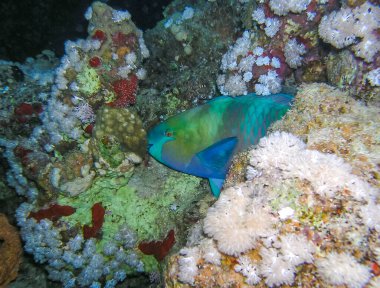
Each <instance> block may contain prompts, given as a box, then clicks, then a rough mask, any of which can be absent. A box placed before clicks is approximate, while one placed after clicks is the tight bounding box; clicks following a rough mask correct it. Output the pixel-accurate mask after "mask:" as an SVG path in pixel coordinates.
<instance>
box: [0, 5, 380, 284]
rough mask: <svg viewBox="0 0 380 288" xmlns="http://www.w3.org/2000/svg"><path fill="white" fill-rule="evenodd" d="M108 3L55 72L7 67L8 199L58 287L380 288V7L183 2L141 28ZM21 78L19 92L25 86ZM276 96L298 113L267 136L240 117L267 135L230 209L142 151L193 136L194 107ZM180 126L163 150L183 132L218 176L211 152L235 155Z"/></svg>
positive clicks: (13, 268)
mask: <svg viewBox="0 0 380 288" xmlns="http://www.w3.org/2000/svg"><path fill="white" fill-rule="evenodd" d="M104 2H106V1H103V2H93V3H92V5H91V6H90V7H89V8H88V9H87V11H86V13H85V18H86V19H87V20H88V22H89V24H88V37H87V38H86V39H78V40H75V41H72V40H67V41H66V42H65V44H64V48H65V53H64V55H63V56H62V57H61V59H60V60H59V61H58V60H57V59H56V58H55V56H54V55H52V53H51V52H49V51H43V52H42V54H41V55H40V56H37V57H36V58H29V59H28V60H27V61H26V62H25V63H24V64H20V63H13V62H7V61H0V76H1V77H0V96H1V99H0V100H1V101H0V104H1V105H0V120H1V122H0V123H1V126H0V128H1V130H0V131H1V136H0V146H1V150H0V151H1V152H2V154H3V158H4V159H6V161H7V163H8V164H7V167H6V169H7V171H6V176H4V178H2V179H1V184H2V185H3V186H2V187H4V192H1V194H0V196H1V197H4V199H5V196H3V194H4V195H5V193H6V192H5V191H8V190H10V188H9V187H12V189H13V190H14V191H16V192H17V195H18V198H19V199H21V202H22V203H21V204H20V205H19V206H18V208H17V210H16V212H15V217H16V222H17V225H18V226H19V228H20V232H19V233H20V235H21V238H22V240H23V247H24V251H26V252H27V253H29V254H31V255H32V256H33V258H34V261H35V262H36V263H38V264H39V265H41V266H43V267H44V269H45V270H46V271H47V277H48V279H49V281H54V282H59V283H60V284H61V285H62V287H65V288H70V287H91V288H97V287H107V288H111V287H115V286H116V285H118V284H121V285H126V286H128V287H148V286H149V285H150V284H149V281H150V282H151V285H156V286H157V287H162V286H165V287H281V286H286V287H348V288H360V287H368V288H374V287H380V241H379V239H380V162H379V161H380V160H379V155H380V142H379V139H380V116H379V115H380V113H379V103H380V98H379V95H380V68H379V63H380V36H379V27H380V8H379V6H378V5H376V4H375V1H338V0H328V1H327V0H326V1H323V0H298V1H296V0H289V1H281V0H260V1H254V0H234V1H224V0H221V1H219V0H218V1H215V0H208V1H206V0H204V1H186V0H176V1H174V2H173V3H171V4H170V5H169V6H168V7H167V8H166V9H165V11H164V19H163V20H162V21H160V22H159V23H157V25H156V27H155V28H153V29H152V30H148V31H146V32H144V33H143V32H142V31H141V30H140V29H138V28H137V27H136V25H135V24H134V23H133V22H132V16H131V14H130V13H129V12H128V11H119V10H116V9H113V8H111V7H110V6H108V5H107V4H105V3H104ZM144 39H145V40H144ZM148 47H149V50H148ZM10 67H16V68H17V69H18V70H19V71H22V73H23V75H24V79H21V78H20V79H21V80H19V81H15V80H14V79H15V78H16V76H15V75H16V74H15V73H13V72H9V71H12V69H11V68H10ZM16 68H14V69H16ZM12 75H13V76H12ZM4 79H13V80H14V81H8V80H4ZM7 81H8V82H7ZM25 87H28V88H27V89H25ZM277 93H281V94H278V95H282V93H284V94H287V95H288V94H290V95H291V96H289V97H291V98H293V96H294V101H293V102H292V103H291V105H290V109H289V111H287V112H286V114H285V116H284V117H283V118H282V119H281V120H279V121H277V122H275V123H274V124H273V125H272V126H271V127H267V126H269V125H266V123H268V121H267V120H268V119H257V120H252V119H256V118H255V117H252V118H250V119H248V118H247V117H248V116H249V115H248V116H246V120H247V121H248V122H249V120H252V121H255V122H254V123H253V124H252V123H250V124H252V125H247V126H244V127H243V126H242V127H239V128H240V129H242V130H244V129H245V128H246V127H252V126H253V127H254V128H253V129H256V130H255V131H256V132H257V134H258V135H260V136H258V141H257V145H255V146H250V147H249V149H247V150H245V151H238V152H241V153H236V155H235V156H234V159H232V161H231V167H229V172H228V174H227V175H225V174H224V175H223V177H222V178H223V180H224V177H225V176H226V179H225V182H224V186H223V189H222V190H221V193H220V196H219V197H213V196H212V194H211V193H210V189H209V187H208V185H206V183H205V181H204V180H203V179H202V178H199V177H195V176H191V175H188V174H184V173H180V172H177V171H174V170H172V169H169V168H168V167H166V166H164V165H162V163H164V164H165V161H160V162H162V163H159V162H157V161H155V160H154V159H153V158H152V157H150V156H149V155H147V151H149V149H150V148H151V143H148V142H147V135H148V133H147V131H148V130H149V131H153V128H152V127H159V126H158V125H157V124H158V123H159V122H160V120H167V119H170V118H169V117H170V116H172V115H173V114H177V113H180V112H183V111H185V110H187V111H188V112H187V113H188V114H186V115H189V117H188V118H186V119H187V120H186V121H188V122H190V121H191V123H188V125H187V124H186V125H182V127H184V126H185V127H186V128H188V129H190V130H192V127H195V126H194V125H190V124H194V123H195V122H196V121H195V120H194V117H193V118H192V117H191V116H193V115H192V114H191V111H194V110H191V108H194V107H196V106H197V107H198V106H199V105H200V104H204V103H205V102H206V101H207V100H210V99H212V98H214V97H217V96H220V95H226V96H230V97H236V98H233V99H238V98H237V97H239V96H242V95H247V97H246V98H248V95H254V96H255V97H267V98H265V99H269V97H273V95H272V94H277ZM269 95H272V96H269ZM226 98H227V97H226ZM222 99H224V98H222ZM211 101H212V100H211ZM211 103H212V102H211ZM217 104H218V101H215V100H214V104H213V105H217ZM209 106H210V107H215V106H212V105H209ZM263 106H265V105H263ZM199 107H202V106H199ZM264 108H265V107H261V108H260V109H264ZM288 108H289V107H288ZM217 109H221V106H218V107H216V108H215V110H217ZM254 109H258V108H257V107H253V108H252V110H250V111H254ZM218 111H219V110H218ZM239 111H240V110H239ZM272 112H273V111H272ZM234 113H236V114H239V112H234ZM273 113H274V112H273ZM273 113H272V114H273ZM284 113H285V111H284ZM226 114H228V113H226ZM230 114H233V112H231V113H230ZM263 115H269V114H263ZM281 115H282V114H281ZM230 116H231V117H236V115H223V117H224V118H223V120H224V121H225V122H223V123H228V121H229V119H234V118H229V117H230ZM240 116H241V115H240ZM276 116H279V115H277V114H276ZM263 117H264V116H263ZM268 117H269V116H268ZM258 118H259V117H258ZM264 118H265V117H264ZM278 118H281V117H278ZM178 119H179V118H178ZM213 119H214V121H216V120H215V119H216V118H213ZM213 119H211V118H210V119H208V120H205V122H206V123H204V124H205V125H206V124H207V121H213ZM276 119H277V118H276ZM198 120H199V119H197V121H198ZM163 123H165V122H163ZM244 123H245V122H244ZM161 124H162V123H161ZM226 125H227V124H226ZM242 125H243V124H242ZM214 126H215V125H214ZM214 126H212V127H214ZM204 127H206V126H204ZM207 127H208V126H207ZM210 127H211V125H210ZM224 127H225V125H223V127H218V129H220V130H219V131H222V130H223V128H224ZM193 130H194V129H193ZM195 130H197V129H195ZM209 130H211V129H209ZM183 131H184V129H182V130H181V129H179V131H172V130H168V129H166V130H165V131H163V133H161V134H162V135H159V136H160V137H157V139H164V136H165V141H162V142H164V143H162V142H160V143H159V144H160V145H161V146H160V147H162V149H163V150H162V151H164V152H163V153H160V154H159V155H161V156H162V157H167V159H169V156H165V155H171V154H170V153H173V151H174V150H173V145H172V146H171V144H170V143H172V144H173V143H175V142H170V141H175V139H176V136H177V138H178V139H185V140H183V141H186V143H187V144H188V145H191V147H190V148H194V147H201V148H199V149H198V148H197V150H200V151H192V153H193V152H194V153H193V154H194V155H195V156H194V158H191V161H190V162H189V163H190V164H191V165H192V166H191V167H192V168H193V167H196V168H197V167H198V168H199V169H201V168H202V169H209V170H210V171H218V168H220V167H219V166H220V165H221V164H220V163H219V162H218V161H213V162H212V165H207V163H210V162H207V157H209V156H210V155H209V154H207V157H205V155H206V154H205V153H200V152H203V151H213V152H215V151H217V152H218V153H216V152H215V154H213V156H215V157H218V156H221V157H222V156H223V152H225V151H220V150H217V149H215V148H216V146H217V145H211V146H212V147H211V148H213V149H211V148H210V147H203V146H202V142H201V140H202V139H201V138H202V137H200V138H199V139H200V140H199V141H198V142H201V143H194V141H193V142H192V141H191V140H194V139H187V138H186V136H188V134H190V133H188V134H186V135H184V132H183ZM197 131H198V130H197ZM197 131H195V132H194V131H191V132H192V133H193V132H194V133H197ZM202 131H203V130H202ZM252 131H253V130H250V129H248V128H246V129H245V130H244V131H243V132H244V133H243V134H242V136H241V137H242V138H244V137H250V135H251V134H253V132H252ZM258 131H259V132H258ZM262 131H268V133H267V134H266V135H264V132H262ZM181 133H182V134H181ZM198 133H200V132H199V131H198ZM206 133H209V134H210V135H215V134H216V133H217V131H215V129H213V130H212V131H208V130H207V131H206ZM233 133H235V134H236V131H234V130H233V129H232V131H231V135H229V137H230V138H233V137H234V136H236V135H234V134H233ZM150 135H152V133H151V134H150ZM180 136H181V137H183V138H181V137H180ZM198 136H199V135H198ZM186 139H187V140H186ZM197 139H198V138H197ZM221 142H222V143H225V142H223V141H221ZM232 142H233V141H232ZM166 144H168V145H167V146H165V145H166ZM251 144H252V143H251ZM197 145H198V146H197ZM147 146H149V147H148V149H147ZM190 150H191V149H189V151H190ZM189 151H188V150H186V151H182V152H184V155H185V156H188V155H187V154H189V153H188V152H189ZM186 153H187V154H186ZM232 154H233V153H232V152H231V155H232ZM185 156H184V157H185ZM202 157H203V158H202ZM210 157H211V156H210ZM179 158H180V157H179ZM218 159H219V158H218ZM220 159H222V158H220ZM158 160H160V159H158ZM161 160H162V159H161ZM177 160H178V161H177ZM214 160H215V159H214ZM176 161H177V162H176V163H177V164H178V165H179V166H180V165H182V164H183V163H182V162H181V159H176ZM201 161H203V162H202V163H203V164H205V165H203V166H200V165H199V163H200V162H201ZM228 163H230V162H228ZM190 164H189V166H186V167H187V168H188V167H190ZM197 165H198V166H197ZM169 166H170V165H169ZM182 166H183V165H182ZM182 166H181V167H182ZM4 167H5V165H4ZM205 167H206V168H205ZM227 168H228V167H227ZM194 169H195V168H194ZM209 170H208V171H209ZM182 171H185V172H186V171H187V170H186V169H183V170H182ZM192 174H193V175H200V174H196V173H192ZM210 178H213V177H210ZM216 178H217V177H216ZM3 182H4V183H5V182H6V183H7V186H6V185H5V184H4V183H3ZM5 187H7V189H5ZM2 190H3V189H2ZM13 190H12V191H13ZM218 192H219V190H218ZM216 196H218V193H217V194H216ZM0 199H3V198H0ZM0 216H1V217H0V220H1V221H2V223H3V222H4V224H2V225H0V239H1V240H2V241H3V240H4V243H5V245H6V246H4V247H9V249H8V248H7V249H8V250H7V251H5V250H4V249H3V246H1V247H0V256H1V257H2V259H6V260H4V261H8V262H6V263H7V264H6V265H5V266H4V267H8V268H7V269H8V270H4V268H3V267H1V266H2V265H0V286H3V285H7V284H8V283H9V282H10V281H12V280H13V279H14V278H15V277H16V275H17V270H18V267H19V263H20V254H21V248H20V243H19V242H17V240H12V239H18V238H17V232H16V231H15V229H14V228H13V227H12V226H10V225H9V224H8V222H7V221H5V220H6V219H5V220H4V221H3V220H2V219H3V216H2V215H0ZM3 245H4V244H3ZM11 251H12V252H11ZM4 257H5V258H4ZM3 271H6V272H4V273H3ZM20 273H21V272H20ZM3 275H5V276H3ZM16 281H18V279H17V278H16ZM136 283H137V284H136ZM47 285H49V284H47ZM130 285H131V286H130ZM133 285H135V286H133ZM156 286H155V287H156ZM123 287H124V286H123Z"/></svg>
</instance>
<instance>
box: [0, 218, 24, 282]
mask: <svg viewBox="0 0 380 288" xmlns="http://www.w3.org/2000/svg"><path fill="white" fill-rule="evenodd" d="M0 242H1V243H0V287H7V285H8V284H9V282H11V281H13V280H14V279H15V278H16V277H17V273H18V270H19V266H20V261H21V254H22V245H21V241H20V236H19V233H18V232H17V229H16V228H15V227H13V226H12V225H10V224H9V223H8V219H7V217H6V216H5V215H4V214H0Z"/></svg>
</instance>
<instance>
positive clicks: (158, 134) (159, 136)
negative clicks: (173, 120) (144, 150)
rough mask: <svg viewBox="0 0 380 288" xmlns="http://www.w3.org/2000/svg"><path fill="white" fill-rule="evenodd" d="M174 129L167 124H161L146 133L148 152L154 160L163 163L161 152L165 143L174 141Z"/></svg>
mask: <svg viewBox="0 0 380 288" xmlns="http://www.w3.org/2000/svg"><path fill="white" fill-rule="evenodd" d="M174 140H175V137H174V129H173V128H172V127H170V125H169V123H168V122H162V123H160V124H158V125H156V126H154V127H153V128H152V129H150V130H149V132H148V152H149V154H150V155H152V156H153V157H154V158H155V159H156V160H158V161H160V162H163V159H162V151H163V147H164V145H165V144H166V143H167V142H170V141H174Z"/></svg>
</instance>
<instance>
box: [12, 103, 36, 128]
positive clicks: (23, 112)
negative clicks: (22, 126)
mask: <svg viewBox="0 0 380 288" xmlns="http://www.w3.org/2000/svg"><path fill="white" fill-rule="evenodd" d="M42 111H43V108H42V104H41V103H33V104H29V103H25V102H23V103H21V104H19V105H18V106H17V107H16V108H15V110H14V113H15V115H16V120H17V121H18V122H20V123H25V122H28V121H29V120H30V119H31V118H32V117H33V116H36V115H38V114H40V113H41V112H42Z"/></svg>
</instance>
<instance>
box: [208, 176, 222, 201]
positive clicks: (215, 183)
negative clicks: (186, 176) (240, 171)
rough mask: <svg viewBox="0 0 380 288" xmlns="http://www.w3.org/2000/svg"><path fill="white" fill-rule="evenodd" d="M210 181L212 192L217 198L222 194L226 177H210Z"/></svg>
mask: <svg viewBox="0 0 380 288" xmlns="http://www.w3.org/2000/svg"><path fill="white" fill-rule="evenodd" d="M208 180H209V182H210V187H211V192H212V194H213V195H214V196H215V198H218V197H219V195H220V190H222V187H223V183H224V179H217V178H209V179H208Z"/></svg>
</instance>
